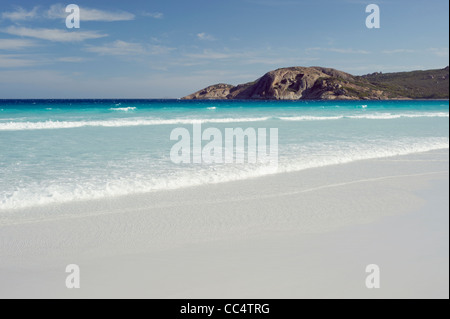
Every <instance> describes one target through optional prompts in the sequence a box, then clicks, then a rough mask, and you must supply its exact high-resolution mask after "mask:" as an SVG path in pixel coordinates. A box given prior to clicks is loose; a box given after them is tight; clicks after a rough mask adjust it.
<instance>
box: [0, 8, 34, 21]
mask: <svg viewBox="0 0 450 319" xmlns="http://www.w3.org/2000/svg"><path fill="white" fill-rule="evenodd" d="M37 11H38V7H34V8H33V9H32V10H31V11H27V10H25V9H24V8H22V7H17V8H16V10H15V11H11V12H3V13H2V18H3V19H8V20H11V21H22V20H30V19H34V18H36V17H37Z"/></svg>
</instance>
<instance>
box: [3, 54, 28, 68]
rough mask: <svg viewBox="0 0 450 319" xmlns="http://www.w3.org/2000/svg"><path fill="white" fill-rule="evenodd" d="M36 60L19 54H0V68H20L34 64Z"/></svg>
mask: <svg viewBox="0 0 450 319" xmlns="http://www.w3.org/2000/svg"><path fill="white" fill-rule="evenodd" d="M36 64H37V61H35V60H33V59H28V58H26V57H23V56H21V55H13V54H0V68H21V67H29V66H33V65H36Z"/></svg>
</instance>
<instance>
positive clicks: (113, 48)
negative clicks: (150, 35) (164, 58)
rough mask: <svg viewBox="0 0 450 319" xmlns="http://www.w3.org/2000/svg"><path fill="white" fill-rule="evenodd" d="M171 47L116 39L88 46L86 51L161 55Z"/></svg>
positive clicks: (124, 54)
mask: <svg viewBox="0 0 450 319" xmlns="http://www.w3.org/2000/svg"><path fill="white" fill-rule="evenodd" d="M173 50H174V49H173V48H169V47H165V46H161V45H144V44H141V43H133V42H126V41H121V40H117V41H114V42H112V43H107V44H104V45H101V46H90V47H87V48H86V51H88V52H93V53H97V54H99V55H118V56H136V55H146V54H147V55H161V54H168V53H169V52H171V51H173Z"/></svg>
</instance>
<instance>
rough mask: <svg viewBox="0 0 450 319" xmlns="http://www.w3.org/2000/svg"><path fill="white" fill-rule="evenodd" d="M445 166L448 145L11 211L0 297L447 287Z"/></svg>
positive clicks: (349, 293) (0, 217)
mask: <svg viewBox="0 0 450 319" xmlns="http://www.w3.org/2000/svg"><path fill="white" fill-rule="evenodd" d="M448 172H449V152H448V149H447V150H438V151H432V152H427V153H418V154H414V155H408V156H401V157H392V158H384V159H376V160H365V161H359V162H353V163H349V164H342V165H336V166H327V167H322V168H315V169H309V170H304V171H299V172H294V173H286V174H278V175H272V176H266V177H261V178H255V179H250V180H245V181H237V182H230V183H224V184H216V185H208V186H201V187H193V188H185V189H178V190H172V191H161V192H155V193H149V194H141V195H133V196H126V197H122V198H113V199H110V200H97V201H86V202H77V203H70V204H60V205H53V206H42V207H39V208H33V209H31V208H30V209H26V210H20V211H19V210H16V211H11V212H2V213H1V214H0V298H16V297H26V298H44V297H51V298H85V297H89V298H96V297H98V298H104V297H107V298H108V297H109V298H116V297H121V298H422V297H423V298H448V297H449V237H448V234H449V232H448V231H449V229H448V228H449V213H448V209H449V196H448V191H449V189H448V188H449V173H448ZM68 264H77V265H79V266H80V270H81V288H80V289H74V290H69V289H67V288H66V286H65V279H66V276H67V274H66V273H65V268H66V266H67V265H68ZM369 264H377V265H379V267H380V269H381V288H380V289H374V290H369V289H367V288H366V286H365V279H366V276H367V275H368V274H366V272H365V268H366V266H367V265H369Z"/></svg>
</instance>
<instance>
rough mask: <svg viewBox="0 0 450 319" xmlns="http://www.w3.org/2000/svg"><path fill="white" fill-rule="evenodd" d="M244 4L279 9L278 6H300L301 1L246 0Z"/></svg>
mask: <svg viewBox="0 0 450 319" xmlns="http://www.w3.org/2000/svg"><path fill="white" fill-rule="evenodd" d="M246 2H248V3H251V4H256V5H261V6H268V7H280V6H291V5H301V4H302V2H301V1H294V0H280V1H277V0H246Z"/></svg>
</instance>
